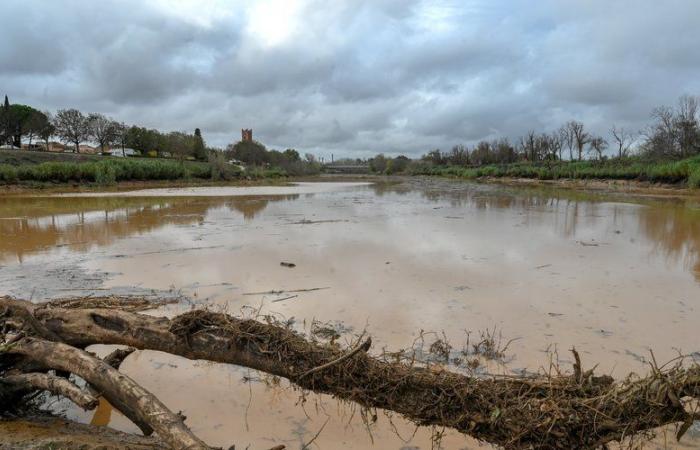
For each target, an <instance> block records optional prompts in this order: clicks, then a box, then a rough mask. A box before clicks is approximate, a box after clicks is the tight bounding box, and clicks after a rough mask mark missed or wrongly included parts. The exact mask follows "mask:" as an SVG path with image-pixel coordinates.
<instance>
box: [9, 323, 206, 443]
mask: <svg viewBox="0 0 700 450" xmlns="http://www.w3.org/2000/svg"><path fill="white" fill-rule="evenodd" d="M4 353H7V354H11V355H22V356H24V357H26V358H29V359H31V360H33V361H36V362H38V363H40V364H42V365H44V366H45V367H50V368H52V369H57V370H62V371H66V372H70V373H74V374H75V375H78V376H79V377H81V378H83V379H84V380H85V381H87V382H88V383H90V384H91V385H92V386H94V387H95V388H96V389H97V390H98V391H99V392H100V393H101V394H102V395H103V396H104V397H105V398H106V399H107V401H109V402H110V403H111V404H112V405H114V406H115V407H116V408H117V409H119V410H120V411H121V412H123V413H125V415H127V417H130V418H131V417H135V418H137V419H138V420H139V421H140V422H141V423H145V424H148V426H149V427H151V428H152V429H153V430H154V431H156V432H157V433H158V436H159V437H160V439H161V440H163V442H164V443H165V444H167V445H169V446H170V447H172V448H182V449H208V448H209V447H208V446H207V445H206V444H205V443H204V442H203V441H201V440H200V439H199V438H197V437H196V436H195V435H194V434H192V432H191V431H190V430H189V429H188V428H187V427H186V426H185V424H184V423H182V420H181V419H180V418H179V417H178V416H177V415H176V414H173V413H172V412H171V411H170V410H169V409H168V408H167V407H166V406H165V405H163V404H162V403H161V402H160V400H158V399H157V398H156V397H154V396H153V395H152V394H151V393H150V392H148V391H146V390H145V389H144V388H142V387H141V386H139V385H138V384H136V383H135V382H134V381H133V380H131V379H130V378H129V377H127V376H126V375H123V374H121V373H119V372H118V371H117V370H115V369H114V368H113V367H111V366H109V365H108V364H106V363H105V362H104V361H101V360H99V359H97V358H95V357H94V356H92V355H90V354H89V353H87V352H85V351H83V350H80V349H77V348H75V347H72V346H70V345H67V344H63V343H60V342H51V341H46V340H44V339H41V338H32V337H24V338H22V339H20V340H18V341H16V342H14V343H13V344H10V345H9V346H7V347H6V348H5V349H4Z"/></svg>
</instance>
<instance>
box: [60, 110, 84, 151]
mask: <svg viewBox="0 0 700 450" xmlns="http://www.w3.org/2000/svg"><path fill="white" fill-rule="evenodd" d="M54 126H55V127H56V135H57V136H58V137H60V138H61V140H63V142H66V143H71V144H73V145H75V153H78V152H79V151H80V143H81V142H85V141H87V140H88V139H89V138H90V123H89V121H88V118H87V117H85V115H84V114H83V113H81V112H80V111H78V110H77V109H60V110H58V112H57V113H56V118H55V119H54Z"/></svg>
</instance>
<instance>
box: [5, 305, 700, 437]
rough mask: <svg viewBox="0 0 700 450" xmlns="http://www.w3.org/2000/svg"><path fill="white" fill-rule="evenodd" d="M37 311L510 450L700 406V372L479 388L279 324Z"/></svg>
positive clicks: (82, 334) (61, 333)
mask: <svg viewBox="0 0 700 450" xmlns="http://www.w3.org/2000/svg"><path fill="white" fill-rule="evenodd" d="M1 302H2V301H1V300H0V304H1ZM29 308H31V309H32V315H33V316H34V317H36V319H37V320H38V322H39V323H41V324H42V326H45V327H46V328H47V329H48V330H49V331H50V332H51V333H52V334H55V335H56V336H58V337H60V339H61V340H62V341H64V342H66V343H68V344H70V345H74V346H77V347H85V346H88V345H92V344H122V345H128V346H132V347H135V348H139V349H150V350H159V351H163V352H168V353H172V354H176V355H180V356H183V357H186V358H190V359H204V360H209V361H217V362H222V363H230V364H236V365H241V366H245V367H250V368H253V369H257V370H260V371H263V372H267V373H270V374H274V375H278V376H281V377H285V378H287V379H289V380H291V381H292V382H294V383H296V384H298V385H299V386H301V387H303V388H305V389H310V390H313V391H316V392H323V393H328V394H332V395H334V396H337V397H339V398H342V399H345V400H350V401H354V402H357V403H359V404H360V405H363V406H365V407H371V408H375V407H376V408H383V409H387V410H391V411H395V412H398V413H400V414H402V415H404V416H405V417H407V418H408V419H410V420H412V421H414V422H415V423H417V424H420V425H439V426H447V427H452V428H454V429H456V430H459V431H461V432H463V433H467V434H469V435H471V436H473V437H475V438H477V439H481V440H484V441H488V442H490V443H494V444H498V445H501V446H504V447H507V448H547V449H563V448H595V447H598V446H601V445H604V444H605V443H607V442H610V441H615V440H621V439H623V438H625V437H628V436H630V435H634V434H635V433H639V432H643V431H647V430H651V429H654V428H656V427H659V426H661V425H665V424H669V423H678V422H680V423H683V424H684V426H683V427H681V432H680V434H682V433H683V432H684V430H686V429H687V427H688V426H689V425H690V424H691V423H692V421H693V420H695V419H697V416H693V415H692V414H690V413H688V412H687V411H686V410H685V409H684V408H683V405H682V403H681V401H680V399H682V398H683V397H692V398H695V399H699V398H700V368H699V367H697V366H693V367H690V368H683V367H681V366H679V365H678V366H674V367H673V368H671V369H668V370H665V371H661V370H658V369H656V368H655V369H654V370H653V371H652V373H651V374H650V375H649V376H647V377H645V378H641V379H631V378H630V379H627V380H624V381H622V382H618V383H615V382H613V380H612V379H611V378H610V377H605V376H603V377H595V376H593V374H592V373H591V372H583V371H582V370H581V369H580V364H579V366H578V369H577V370H576V373H575V374H574V375H573V376H555V377H548V376H539V377H517V378H516V377H513V378H510V377H499V378H496V377H493V378H474V377H468V376H464V375H461V374H458V373H453V372H449V371H445V370H431V369H430V368H425V367H416V366H414V365H412V364H409V363H404V362H390V361H388V360H386V359H382V358H377V357H372V356H370V355H368V354H367V353H366V352H364V351H357V352H355V354H354V355H352V357H349V358H344V355H345V353H343V352H341V351H339V350H337V349H336V348H334V347H332V346H329V345H324V344H319V343H317V342H311V341H309V340H307V339H306V338H304V337H303V336H301V335H299V334H297V333H295V332H293V331H292V330H290V329H288V328H285V327H283V326H280V325H278V324H263V323H260V322H257V321H254V320H242V319H237V318H234V317H231V316H229V315H226V314H218V313H212V312H206V311H194V312H190V313H186V314H183V315H181V316H178V317H175V318H174V319H172V320H169V319H165V318H157V317H151V316H146V315H142V314H136V313H131V312H125V311H121V310H118V309H81V308H80V307H74V308H71V309H65V308H60V307H58V308H57V307H53V306H52V305H51V304H48V305H45V306H43V307H36V308H35V307H34V306H29ZM320 367H323V369H322V370H317V368H320Z"/></svg>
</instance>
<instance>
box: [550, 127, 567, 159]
mask: <svg viewBox="0 0 700 450" xmlns="http://www.w3.org/2000/svg"><path fill="white" fill-rule="evenodd" d="M562 148H564V137H563V136H562V135H561V130H557V131H553V132H552V134H550V135H549V150H550V151H551V152H552V159H557V158H558V159H559V160H561V151H562Z"/></svg>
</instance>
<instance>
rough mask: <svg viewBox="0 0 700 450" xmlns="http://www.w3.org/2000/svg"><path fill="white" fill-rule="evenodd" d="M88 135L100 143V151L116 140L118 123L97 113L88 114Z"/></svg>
mask: <svg viewBox="0 0 700 450" xmlns="http://www.w3.org/2000/svg"><path fill="white" fill-rule="evenodd" d="M88 122H89V124H90V136H91V137H92V138H93V139H95V141H96V142H97V143H98V144H99V145H100V153H104V151H105V147H107V146H110V145H112V144H113V143H114V142H115V141H116V140H117V133H118V130H117V127H118V126H119V123H117V122H115V121H114V120H112V119H110V118H109V117H106V116H104V115H102V114H99V113H93V114H90V116H88Z"/></svg>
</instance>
